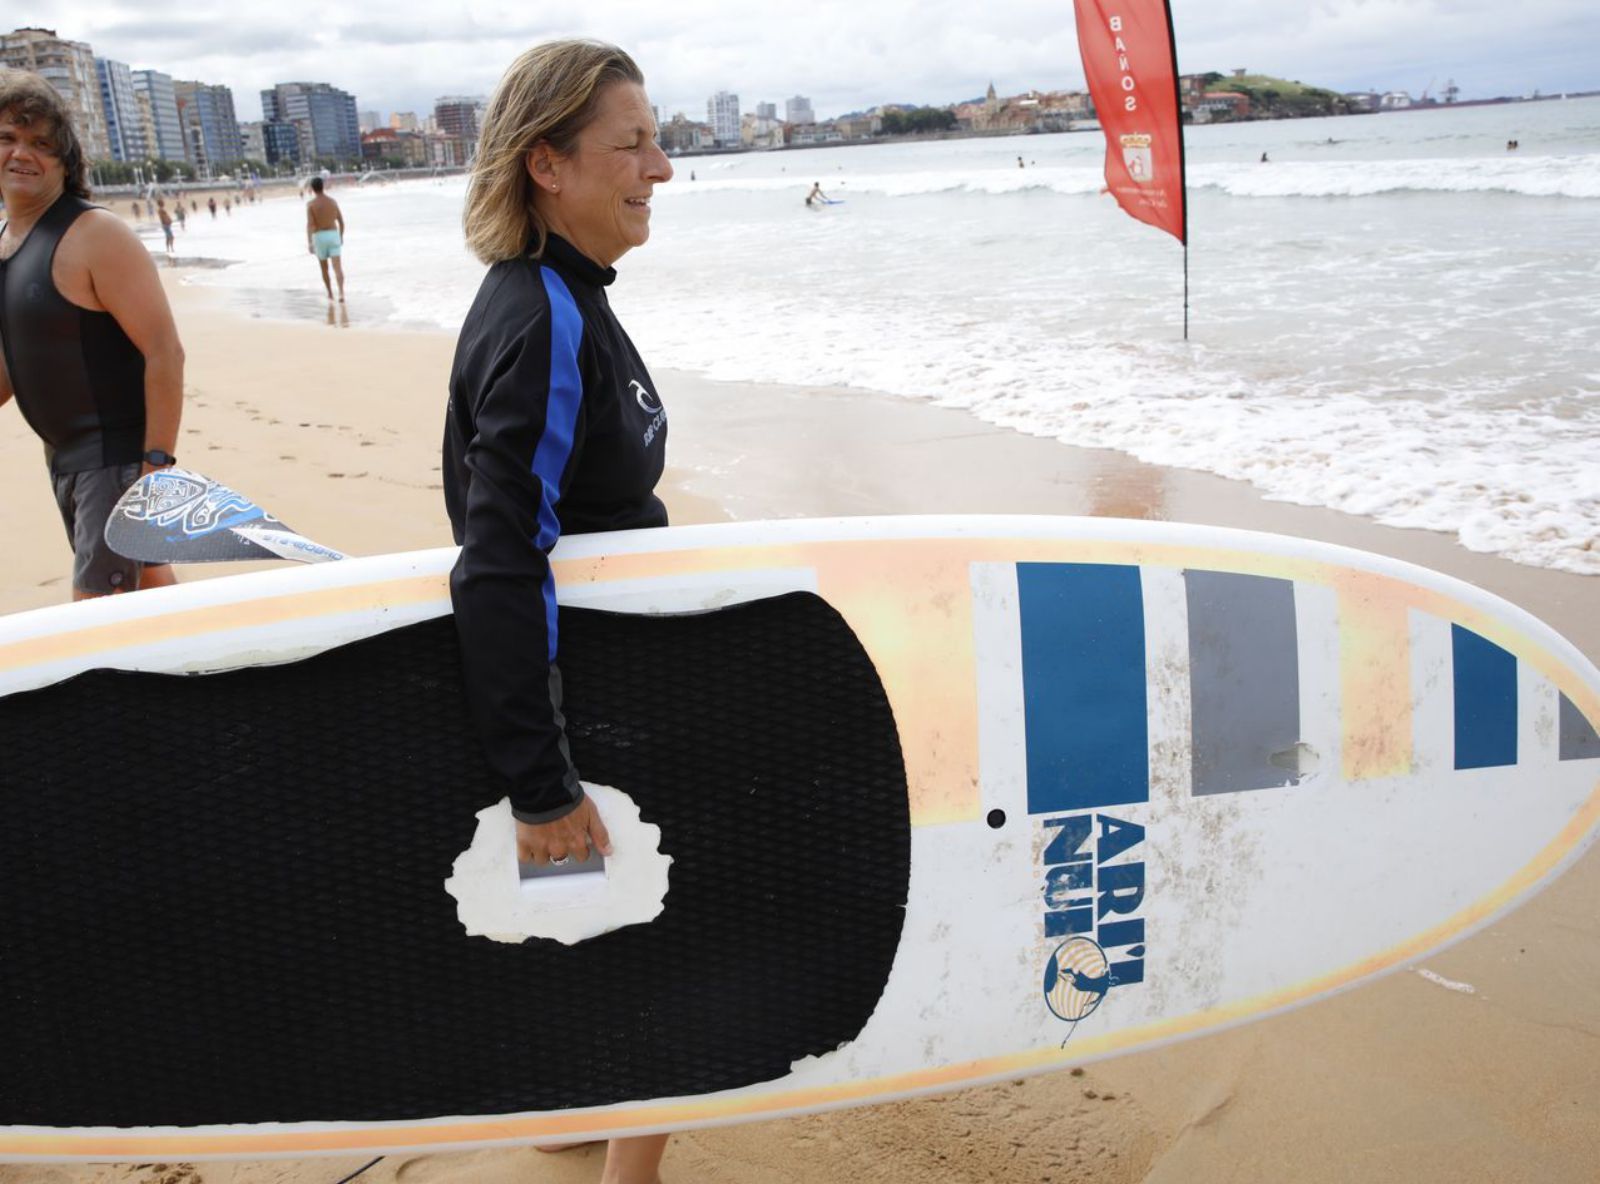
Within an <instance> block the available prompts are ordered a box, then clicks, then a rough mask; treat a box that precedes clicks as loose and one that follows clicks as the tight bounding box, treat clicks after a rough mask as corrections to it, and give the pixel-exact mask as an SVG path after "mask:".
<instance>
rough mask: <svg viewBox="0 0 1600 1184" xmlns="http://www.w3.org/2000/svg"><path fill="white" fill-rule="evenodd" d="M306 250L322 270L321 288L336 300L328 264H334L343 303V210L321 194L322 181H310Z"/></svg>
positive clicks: (320, 179)
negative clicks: (330, 261) (329, 278)
mask: <svg viewBox="0 0 1600 1184" xmlns="http://www.w3.org/2000/svg"><path fill="white" fill-rule="evenodd" d="M306 250H307V251H308V252H310V253H311V254H313V255H315V256H316V257H317V266H319V267H320V268H321V269H322V286H323V287H324V288H326V289H327V291H328V299H329V300H332V299H333V285H332V284H330V283H329V282H328V262H329V260H332V261H333V274H334V275H335V276H337V277H338V279H339V300H340V302H341V303H342V302H343V301H344V260H343V259H341V258H340V256H341V255H342V254H343V253H344V211H343V210H341V209H340V208H339V203H338V202H336V201H334V200H333V198H331V197H329V196H328V195H327V194H326V193H324V192H322V178H321V177H312V178H311V200H310V201H308V202H307V203H306Z"/></svg>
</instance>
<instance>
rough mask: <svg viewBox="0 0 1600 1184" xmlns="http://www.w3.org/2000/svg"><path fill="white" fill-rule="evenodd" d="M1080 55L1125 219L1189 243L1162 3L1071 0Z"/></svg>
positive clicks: (1109, 179)
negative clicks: (1134, 220)
mask: <svg viewBox="0 0 1600 1184" xmlns="http://www.w3.org/2000/svg"><path fill="white" fill-rule="evenodd" d="M1073 3H1074V7H1075V8H1076V10H1077V15H1078V52H1079V53H1081V54H1082V55H1083V72H1084V76H1085V77H1086V78H1087V79H1088V81H1089V93H1090V94H1091V95H1092V96H1093V97H1094V105H1095V110H1096V111H1098V112H1099V114H1100V127H1101V128H1102V129H1103V130H1104V131H1105V133H1106V187H1107V188H1108V189H1110V191H1111V194H1112V196H1113V197H1115V198H1116V199H1117V204H1118V205H1120V206H1121V207H1122V208H1123V209H1124V210H1126V211H1127V212H1128V213H1130V214H1132V215H1133V216H1134V217H1135V218H1137V219H1139V221H1141V222H1148V223H1149V224H1150V225H1152V226H1155V227H1158V228H1160V229H1161V230H1165V231H1166V232H1167V233H1168V234H1170V235H1172V236H1174V237H1175V238H1176V239H1177V240H1178V241H1179V242H1181V243H1183V244H1184V245H1185V246H1187V245H1188V242H1189V224H1188V216H1187V214H1186V212H1185V209H1184V177H1183V124H1182V119H1181V117H1180V115H1179V110H1178V53H1177V49H1176V47H1175V44H1174V41H1173V36H1172V10H1171V9H1170V8H1169V7H1168V5H1167V4H1166V3H1165V2H1164V0H1073Z"/></svg>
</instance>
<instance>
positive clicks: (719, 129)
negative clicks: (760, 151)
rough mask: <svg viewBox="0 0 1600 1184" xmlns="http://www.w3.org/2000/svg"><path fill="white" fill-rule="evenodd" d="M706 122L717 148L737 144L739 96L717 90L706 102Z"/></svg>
mask: <svg viewBox="0 0 1600 1184" xmlns="http://www.w3.org/2000/svg"><path fill="white" fill-rule="evenodd" d="M706 122H707V123H709V124H710V125H711V134H712V135H713V136H714V137H715V138H716V141H717V146H718V147H719V148H720V147H723V146H733V145H737V144H738V143H739V96H738V95H735V94H729V93H728V92H727V91H725V90H719V91H718V92H717V93H716V94H714V95H712V96H711V97H710V98H709V99H707V100H706Z"/></svg>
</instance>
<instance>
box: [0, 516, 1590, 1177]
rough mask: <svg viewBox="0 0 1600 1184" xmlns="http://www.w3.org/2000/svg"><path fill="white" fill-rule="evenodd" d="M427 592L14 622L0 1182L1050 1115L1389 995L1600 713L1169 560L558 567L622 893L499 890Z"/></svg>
mask: <svg viewBox="0 0 1600 1184" xmlns="http://www.w3.org/2000/svg"><path fill="white" fill-rule="evenodd" d="M453 560H454V552H453V550H451V549H443V550H437V551H427V552H419V553H413V554H406V555H392V556H382V557H377V558H369V559H353V560H346V561H342V562H336V563H327V564H323V565H321V566H318V567H305V568H297V569H294V570H281V571H271V572H263V573H255V574H250V575H243V576H233V577H227V578H223V579H216V580H206V581H200V582H196V583H192V584H188V585H184V586H180V587H177V588H174V589H158V590H153V591H150V592H147V593H142V594H140V595H137V596H125V597H115V598H108V599H105V600H100V601H93V602H88V603H84V604H77V605H63V606H59V607H56V608H50V609H45V610H40V611H36V612H30V613H24V614H18V615H15V616H12V617H9V618H4V619H0V746H3V749H4V751H5V752H6V754H7V756H6V761H5V763H4V766H3V769H0V807H3V809H4V811H5V817H6V822H7V824H6V826H5V827H4V828H3V829H0V899H3V900H4V901H5V902H6V907H5V908H4V909H3V910H0V1033H3V1039H4V1043H5V1047H6V1050H7V1067H8V1072H7V1073H6V1074H5V1075H4V1076H3V1078H0V1158H3V1159H7V1160H50V1159H78V1160H150V1159H177V1158H181V1159H202V1158H227V1157H257V1156H277V1155H310V1154H322V1153H351V1152H356V1151H374V1152H376V1151H387V1150H401V1149H429V1148H432V1149H442V1148H459V1147H473V1146H483V1145H492V1144H504V1143H518V1142H520V1143H537V1142H551V1141H558V1140H570V1139H573V1138H579V1137H603V1136H609V1135H618V1134H632V1133H643V1132H648V1131H661V1130H673V1129H682V1128H692V1127H700V1126H708V1125H714V1124H720V1123H730V1122H739V1121H746V1120H755V1119H769V1118H775V1117H780V1116H786V1115H797V1114H804V1113H808V1112H814V1111H819V1110H823V1109H828V1108H833V1107H842V1106H855V1105H865V1104H872V1103H877V1102H882V1101H888V1100H891V1099H896V1098H905V1097H911V1096H916V1095H920V1094H927V1093H933V1092H938V1091H945V1090H952V1089H957V1088H961V1087H965V1086H968V1085H972V1084H978V1083H982V1082H989V1081H996V1080H1003V1079H1010V1078H1015V1077H1019V1076H1024V1075H1028V1074H1033V1073H1044V1072H1051V1071H1055V1070H1059V1069H1063V1068H1065V1067H1067V1066H1071V1065H1074V1064H1078V1063H1082V1062H1086V1061H1091V1060H1095V1059H1097V1058H1103V1057H1108V1056H1113V1055H1117V1054H1119V1053H1125V1052H1129V1051H1132V1050H1136V1049H1146V1048H1150V1047H1153V1046H1157V1045H1160V1044H1162V1043H1165V1042H1169V1041H1174V1040H1179V1039H1183V1038H1186V1037H1190V1036H1195V1035H1199V1034H1202V1033H1207V1032H1212V1031H1216V1030H1218V1029H1220V1028H1223V1027H1226V1026H1230V1025H1234V1024H1238V1023H1242V1022H1245V1021H1249V1020H1252V1019H1255V1018H1259V1017H1262V1016H1265V1015H1269V1014H1272V1013H1274V1012H1278V1011H1282V1010H1284V1009H1287V1008H1291V1007H1296V1006H1299V1005H1303V1004H1305V1003H1308V1002H1311V1001H1313V1000H1316V999H1320V998H1323V997H1326V996H1328V995H1330V994H1332V993H1334V992H1337V991H1341V990H1345V989H1348V988H1351V987H1354V986H1356V985H1358V984H1361V983H1364V982H1368V981H1370V980H1371V979H1373V978H1374V977H1376V976H1378V975H1381V974H1384V973H1386V972H1390V971H1393V970H1396V969H1399V968H1401V967H1404V966H1406V965H1408V964H1410V963H1412V962H1414V961H1416V960H1417V959H1419V958H1421V957H1423V956H1424V955H1426V954H1429V953H1431V952H1433V951H1436V950H1438V949H1440V948H1441V947H1443V946H1445V945H1448V944H1449V943H1451V942H1454V941H1457V940H1459V939H1460V938H1462V937H1464V936H1466V935H1467V934H1469V933H1472V932H1473V931H1475V930H1477V929H1479V928H1481V927H1482V926H1484V925H1486V924H1488V923H1490V922H1491V921H1493V920H1494V919H1495V918H1497V917H1499V916H1501V915H1502V914H1504V913H1505V912H1506V911H1507V910H1509V909H1512V908H1514V907H1515V906H1516V905H1517V904H1519V903H1520V902H1522V901H1524V900H1526V899H1527V898H1528V897H1529V896H1530V895H1531V894H1532V893H1535V892H1537V891H1538V890H1539V889H1540V888H1541V887H1542V886H1544V885H1545V884H1547V883H1548V882H1549V881H1550V880H1551V879H1552V877H1554V876H1556V875H1558V874H1559V873H1560V872H1561V871H1562V870H1563V869H1565V868H1566V867H1568V866H1569V865H1570V864H1571V863H1572V862H1573V861H1574V860H1576V859H1577V858H1578V857H1579V855H1580V854H1581V853H1582V852H1583V851H1584V850H1585V849H1586V848H1587V847H1588V845H1589V844H1590V843H1591V842H1592V841H1593V839H1594V836H1595V832H1596V826H1597V821H1600V733H1597V725H1600V672H1597V671H1596V669H1595V666H1594V665H1593V663H1592V662H1591V661H1590V660H1589V659H1588V658H1587V657H1585V656H1584V655H1583V654H1582V653H1580V652H1579V651H1578V650H1577V649H1576V648H1575V647H1573V646H1572V645H1571V644H1570V643H1568V642H1567V641H1565V640H1563V639H1562V638H1561V637H1560V636H1558V635H1557V634H1556V633H1555V632H1553V631H1552V630H1551V629H1549V628H1548V627H1546V626H1544V625H1543V624H1541V623H1540V622H1539V621H1537V620H1535V619H1534V618H1532V617H1531V616H1529V615H1528V614H1526V613H1524V612H1522V611H1521V610H1519V609H1517V608H1515V607H1513V606H1511V605H1509V604H1507V603H1505V602H1503V601H1501V600H1499V599H1497V598H1496V597H1494V596H1491V595H1489V594H1487V593H1485V592H1483V591H1480V590H1478V589H1476V588H1474V587H1471V586H1470V585H1467V584H1464V583H1462V582H1460V581H1457V580H1454V579H1450V578H1447V577H1444V576H1441V575H1437V574H1434V573H1431V572H1428V571H1425V570H1423V569H1420V568H1417V567H1413V566H1410V565H1407V564H1404V563H1401V562H1398V561H1395V560H1392V559H1387V558H1383V557H1379V556H1374V555H1368V554H1364V553H1361V552H1357V551H1352V550H1348V549H1344V548H1340V547H1335V546H1330V545H1326V544H1321V543H1314V542H1307V541H1301V540H1295V539H1288V538H1281V537H1276V536H1271V535H1263V534H1253V533H1247V532H1239V531H1230V530H1222V529H1211V528H1201V527H1193V526H1181V525H1176V524H1167V523H1151V522H1124V521H1116V520H1105V519H1067V518H901V519H854V520H836V521H788V522H777V523H751V524H728V525H720V526H704V527H684V528H672V529H667V530H659V531H641V532H633V533H627V534H613V535H606V536H590V537H576V538H570V539H567V540H564V541H563V542H562V543H561V545H560V547H559V549H558V551H557V552H556V556H555V570H556V573H557V579H558V584H559V588H560V593H561V598H562V608H561V613H562V638H563V641H562V654H563V659H562V662H563V675H564V678H565V680H566V683H567V704H566V706H567V719H568V734H569V738H570V740H571V743H572V746H573V752H574V757H575V760H576V763H577V765H578V767H579V769H580V770H581V771H582V772H583V774H584V776H585V779H586V782H588V783H590V784H592V785H593V786H594V789H593V792H594V795H595V798H596V801H597V802H598V803H599V804H600V808H601V810H602V812H603V814H604V815H605V817H606V818H607V820H608V824H610V825H611V826H612V830H613V837H614V839H615V842H616V848H617V850H616V852H615V854H614V856H613V858H612V859H611V860H610V861H609V863H608V864H607V866H606V868H605V870H604V872H602V873H589V874H585V875H575V876H568V877H561V878H559V879H553V880H549V881H544V882H534V881H528V882H524V881H522V880H521V879H520V878H519V875H518V872H517V868H516V865H515V855H514V848H513V846H512V844H511V841H510V833H511V823H510V818H509V813H508V808H507V807H506V805H505V803H504V802H503V800H502V799H500V798H499V797H498V796H497V794H496V792H495V789H494V787H493V786H492V785H491V783H490V781H489V779H488V777H487V775H486V773H485V771H484V769H483V767H482V764H481V761H480V758H479V757H478V755H477V751H476V746H475V742H474V740H473V738H472V736H471V728H470V724H469V722H468V720H467V718H466V715H465V713H464V711H463V709H462V706H461V680H460V671H459V663H458V656H457V652H456V649H455V639H454V630H453V624H452V622H451V620H450V617H449V613H450V604H449V597H448V589H447V583H446V580H447V573H448V571H449V568H450V566H451V564H452V562H453ZM1530 989H1537V985H1536V984H1530Z"/></svg>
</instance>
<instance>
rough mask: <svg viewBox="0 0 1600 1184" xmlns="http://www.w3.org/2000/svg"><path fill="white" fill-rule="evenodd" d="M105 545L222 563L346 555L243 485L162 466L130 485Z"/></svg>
mask: <svg viewBox="0 0 1600 1184" xmlns="http://www.w3.org/2000/svg"><path fill="white" fill-rule="evenodd" d="M105 537H106V545H107V546H109V547H110V548H111V549H112V550H113V551H115V552H116V553H117V554H118V555H122V556H124V557H126V558H128V559H137V560H138V561H140V562H141V563H222V562H228V561H231V560H238V559H292V560H295V561H297V562H300V563H326V562H329V561H331V560H335V559H343V558H344V556H343V555H342V554H341V553H340V552H338V551H335V550H333V549H331V548H329V547H324V546H322V545H321V544H320V543H314V542H312V541H311V540H310V539H308V538H306V537H305V536H304V535H301V534H297V533H296V532H295V531H293V530H291V529H290V528H289V527H288V526H286V525H285V524H284V523H283V522H282V521H280V520H279V519H278V518H276V517H274V516H273V515H272V514H270V513H268V512H267V511H266V510H264V509H262V508H261V507H260V506H258V505H256V503H255V502H253V501H251V500H250V499H249V498H247V497H245V496H244V495H243V494H242V493H239V492H237V491H236V490H233V489H229V488H228V487H227V486H226V485H222V484H220V483H219V482H216V481H213V480H211V478H209V477H204V476H201V475H200V474H199V473H193V472H190V471H189V470H187V469H179V468H170V469H158V470H156V471H155V472H153V473H148V474H146V475H145V476H143V477H141V478H140V479H139V480H138V481H135V482H134V483H133V484H132V485H130V486H129V487H128V489H127V492H125V493H124V494H123V495H122V497H121V498H119V499H118V500H117V504H116V505H115V506H114V507H113V508H112V510H111V516H110V517H109V518H108V519H107V520H106V531H105Z"/></svg>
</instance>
